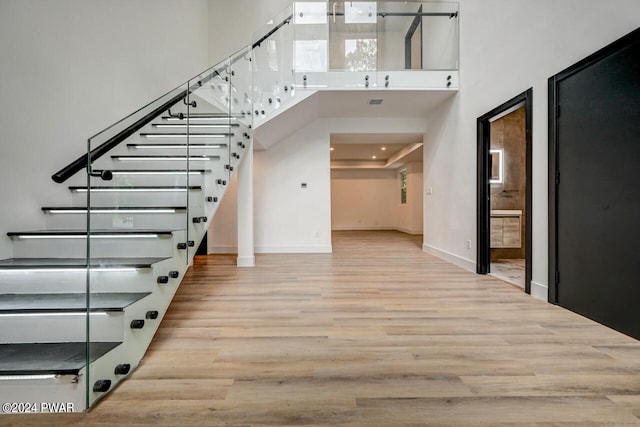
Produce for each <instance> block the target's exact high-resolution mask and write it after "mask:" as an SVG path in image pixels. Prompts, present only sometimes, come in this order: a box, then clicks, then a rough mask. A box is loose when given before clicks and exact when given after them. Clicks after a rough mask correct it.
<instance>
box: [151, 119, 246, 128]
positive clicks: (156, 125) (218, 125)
mask: <svg viewBox="0 0 640 427" xmlns="http://www.w3.org/2000/svg"><path fill="white" fill-rule="evenodd" d="M204 118H205V117H192V119H204ZM207 118H209V117H207ZM210 118H211V119H220V118H223V117H210ZM184 120H186V118H185V119H184ZM178 125H182V126H180V127H187V124H186V123H178ZM151 126H153V127H154V128H169V127H171V126H174V124H171V123H153V124H152V125H151ZM189 127H194V128H197V127H212V128H222V127H234V128H237V127H240V124H239V123H202V122H200V120H198V122H196V123H189Z"/></svg>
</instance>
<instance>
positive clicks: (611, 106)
mask: <svg viewBox="0 0 640 427" xmlns="http://www.w3.org/2000/svg"><path fill="white" fill-rule="evenodd" d="M601 56H602V55H601ZM577 69H578V71H577V72H573V73H571V72H569V73H565V76H564V77H560V78H558V79H557V80H556V86H555V87H556V93H555V94H553V97H554V98H555V100H556V107H557V117H556V122H555V127H556V129H555V131H556V137H557V140H556V141H555V142H556V144H555V150H556V156H557V157H556V162H557V163H556V165H555V166H556V167H555V169H556V171H557V172H558V176H557V179H558V183H557V185H556V188H555V193H556V200H555V201H556V203H555V204H556V230H555V232H556V233H555V238H556V242H555V243H556V254H555V258H556V259H555V264H556V272H557V277H555V280H556V289H555V290H556V299H557V300H556V302H557V303H558V304H560V305H562V306H564V307H566V308H568V309H570V310H572V311H575V312H577V313H580V314H582V315H584V316H586V317H589V318H591V319H593V320H596V321H598V322H600V323H603V324H605V325H607V326H610V327H612V328H614V329H617V330H619V331H621V332H624V333H626V334H628V335H631V336H633V337H635V338H640V41H638V37H635V39H633V38H632V39H631V40H630V41H629V43H626V44H625V45H622V46H621V45H617V46H616V47H615V48H612V49H611V51H610V52H607V54H606V55H605V56H603V57H601V58H600V59H599V60H596V61H594V62H593V63H590V64H588V65H587V66H585V64H582V65H581V66H578V67H577ZM554 178H556V177H554Z"/></svg>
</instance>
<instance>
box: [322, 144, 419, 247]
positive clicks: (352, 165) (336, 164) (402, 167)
mask: <svg viewBox="0 0 640 427" xmlns="http://www.w3.org/2000/svg"><path fill="white" fill-rule="evenodd" d="M422 138H423V136H422V135H421V134H332V135H331V228H332V230H333V231H345V230H396V231H401V232H404V233H408V234H414V235H420V234H422V224H423V214H422V212H423V190H422V189H423V171H422Z"/></svg>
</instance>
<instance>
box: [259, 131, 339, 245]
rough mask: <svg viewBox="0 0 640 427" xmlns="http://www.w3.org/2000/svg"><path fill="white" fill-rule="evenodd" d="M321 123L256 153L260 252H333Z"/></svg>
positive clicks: (326, 144)
mask: <svg viewBox="0 0 640 427" xmlns="http://www.w3.org/2000/svg"><path fill="white" fill-rule="evenodd" d="M319 122H321V120H318V121H316V122H314V123H313V124H311V125H309V126H307V127H305V128H304V129H301V130H300V131H298V132H296V133H294V134H293V135H291V136H290V137H288V138H286V139H285V140H283V141H281V142H279V143H278V144H276V145H275V146H273V147H271V148H270V149H269V150H267V151H257V152H256V153H255V158H254V162H255V163H254V165H255V167H254V171H255V176H254V210H255V215H256V217H255V247H256V252H257V253H261V252H278V253H290V252H331V194H330V193H331V190H330V171H329V138H328V134H326V133H325V132H322V131H321V130H322V128H321V127H320V128H319V127H318V123H319ZM257 139H259V137H257ZM303 183H306V185H307V188H302V184H303Z"/></svg>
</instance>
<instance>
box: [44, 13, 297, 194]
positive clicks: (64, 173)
mask: <svg viewBox="0 0 640 427" xmlns="http://www.w3.org/2000/svg"><path fill="white" fill-rule="evenodd" d="M292 18H293V15H289V16H288V17H287V18H285V19H284V20H283V21H282V22H280V23H279V24H278V25H276V26H275V27H274V28H272V29H271V30H270V31H269V32H268V33H267V34H265V35H264V36H263V37H261V38H260V39H259V40H258V41H257V42H255V43H253V44H252V45H251V49H255V48H257V47H259V46H260V44H261V43H262V42H264V41H265V40H267V39H268V38H269V37H271V36H272V35H273V34H274V33H276V32H277V31H278V30H279V29H280V28H282V27H284V26H285V25H287V24H289V23H290V22H291V20H292ZM240 52H241V53H239V54H235V56H234V55H231V56H230V57H229V64H228V65H233V64H235V63H236V62H237V61H239V60H240V59H242V58H245V56H246V49H241V50H240ZM225 70H227V66H225V67H221V68H218V69H215V70H213V71H212V72H211V73H209V74H208V75H206V76H205V77H204V78H200V79H198V80H197V82H196V84H194V85H192V86H190V87H188V88H187V89H184V90H183V91H180V92H178V94H177V95H175V96H173V97H172V98H171V99H169V100H168V101H166V102H164V103H162V104H161V105H160V106H158V107H156V108H154V109H153V110H151V111H150V112H149V113H147V114H145V115H144V116H143V117H141V118H140V119H138V120H136V121H135V122H134V123H133V124H131V125H130V126H128V127H127V128H126V129H124V130H121V131H120V132H118V133H117V134H115V135H114V136H112V137H111V138H109V139H107V140H106V141H105V142H103V143H102V144H100V145H99V146H98V147H96V148H94V149H93V150H91V151H90V152H89V153H87V154H83V155H82V156H80V157H78V158H77V159H76V160H74V161H73V162H71V163H69V164H68V165H67V166H65V167H64V168H62V169H60V170H59V171H58V172H56V173H55V174H53V175H52V176H51V179H53V180H54V181H55V182H57V183H59V184H61V183H63V182H65V181H66V180H68V179H69V178H71V177H72V176H73V175H75V174H76V173H78V172H80V171H81V170H82V169H84V168H86V167H88V166H89V164H90V163H93V162H94V161H96V160H97V159H99V158H100V157H102V156H103V155H105V154H106V153H108V152H109V151H111V150H113V149H114V148H115V147H117V146H118V145H119V144H120V143H121V142H123V141H124V140H126V139H127V138H129V137H130V136H131V135H133V134H135V133H136V132H137V131H139V130H140V129H142V128H143V127H144V126H146V125H147V124H149V123H150V122H151V121H152V120H154V119H155V118H156V117H158V116H159V115H161V114H162V113H164V112H165V111H167V110H169V109H170V108H171V107H173V106H174V105H175V104H177V103H178V102H180V101H181V100H183V99H185V100H186V98H187V96H188V95H189V94H191V93H192V92H193V91H194V90H196V89H198V88H199V87H200V86H202V85H203V84H204V83H206V82H208V81H209V80H211V79H213V78H214V77H216V76H219V75H221V73H222V72H223V71H225ZM201 74H202V73H200V74H198V76H200V75H201ZM191 80H194V79H191ZM191 80H189V81H191ZM138 111H140V110H138ZM134 114H135V113H134ZM103 132H104V131H103ZM98 135H99V134H98ZM89 159H91V160H89Z"/></svg>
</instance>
